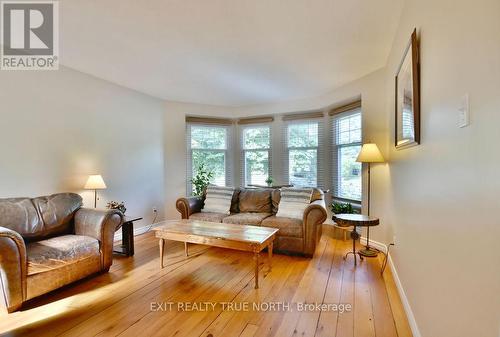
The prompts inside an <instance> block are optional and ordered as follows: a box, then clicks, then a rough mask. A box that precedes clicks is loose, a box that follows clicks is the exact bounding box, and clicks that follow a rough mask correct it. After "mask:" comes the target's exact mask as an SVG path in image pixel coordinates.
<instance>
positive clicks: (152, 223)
mask: <svg viewBox="0 0 500 337" xmlns="http://www.w3.org/2000/svg"><path fill="white" fill-rule="evenodd" d="M153 213H154V214H155V216H154V217H153V221H151V224H150V225H149V227H148V229H146V231H145V232H144V233H147V232H149V231H150V230H151V228H153V225H154V224H155V222H156V218H157V217H158V211H157V210H156V209H154V210H153Z"/></svg>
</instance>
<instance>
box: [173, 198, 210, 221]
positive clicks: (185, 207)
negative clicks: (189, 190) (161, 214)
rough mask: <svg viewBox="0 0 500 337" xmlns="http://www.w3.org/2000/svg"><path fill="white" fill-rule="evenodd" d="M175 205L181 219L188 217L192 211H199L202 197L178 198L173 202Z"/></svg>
mask: <svg viewBox="0 0 500 337" xmlns="http://www.w3.org/2000/svg"><path fill="white" fill-rule="evenodd" d="M175 207H176V208H177V210H178V211H179V213H181V216H182V218H183V219H189V216H190V215H191V214H193V213H197V212H201V209H202V208H203V198H202V197H187V198H179V199H177V201H176V202H175Z"/></svg>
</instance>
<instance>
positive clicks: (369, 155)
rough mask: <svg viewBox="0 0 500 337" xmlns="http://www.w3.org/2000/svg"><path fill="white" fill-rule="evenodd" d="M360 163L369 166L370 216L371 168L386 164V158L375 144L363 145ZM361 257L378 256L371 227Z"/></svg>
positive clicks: (359, 158)
mask: <svg viewBox="0 0 500 337" xmlns="http://www.w3.org/2000/svg"><path fill="white" fill-rule="evenodd" d="M356 161H357V162H359V163H367V164H368V207H367V209H368V216H370V188H371V181H370V179H371V177H370V166H371V164H372V163H383V162H385V159H384V156H382V153H380V150H379V149H378V147H377V144H375V143H366V144H363V147H362V148H361V151H360V152H359V155H358V158H357V159H356ZM360 254H361V255H364V256H367V257H374V256H377V251H376V250H374V249H371V248H370V227H367V229H366V248H365V249H363V250H362V251H360Z"/></svg>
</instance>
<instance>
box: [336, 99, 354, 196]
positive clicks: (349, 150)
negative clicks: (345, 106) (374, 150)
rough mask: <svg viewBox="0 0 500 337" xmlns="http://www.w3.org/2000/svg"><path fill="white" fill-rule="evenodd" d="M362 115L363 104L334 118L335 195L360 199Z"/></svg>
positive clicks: (337, 114)
mask: <svg viewBox="0 0 500 337" xmlns="http://www.w3.org/2000/svg"><path fill="white" fill-rule="evenodd" d="M361 118H362V115H361V108H360V107H354V108H353V109H350V110H345V111H343V112H341V113H336V114H334V115H333V117H332V118H331V128H332V155H331V157H332V182H333V184H332V191H333V193H332V196H333V198H340V199H347V200H351V201H359V202H360V201H361V190H362V189H361V183H362V179H361V173H362V172H361V163H358V162H356V158H357V156H358V154H359V151H360V150H361V142H362V119H361Z"/></svg>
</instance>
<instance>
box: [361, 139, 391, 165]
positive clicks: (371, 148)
mask: <svg viewBox="0 0 500 337" xmlns="http://www.w3.org/2000/svg"><path fill="white" fill-rule="evenodd" d="M356 161H357V162H360V163H383V162H384V161H385V159H384V156H382V153H380V150H379V149H378V146H377V144H374V143H367V144H363V147H362V148H361V151H359V155H358V158H357V159H356Z"/></svg>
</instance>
